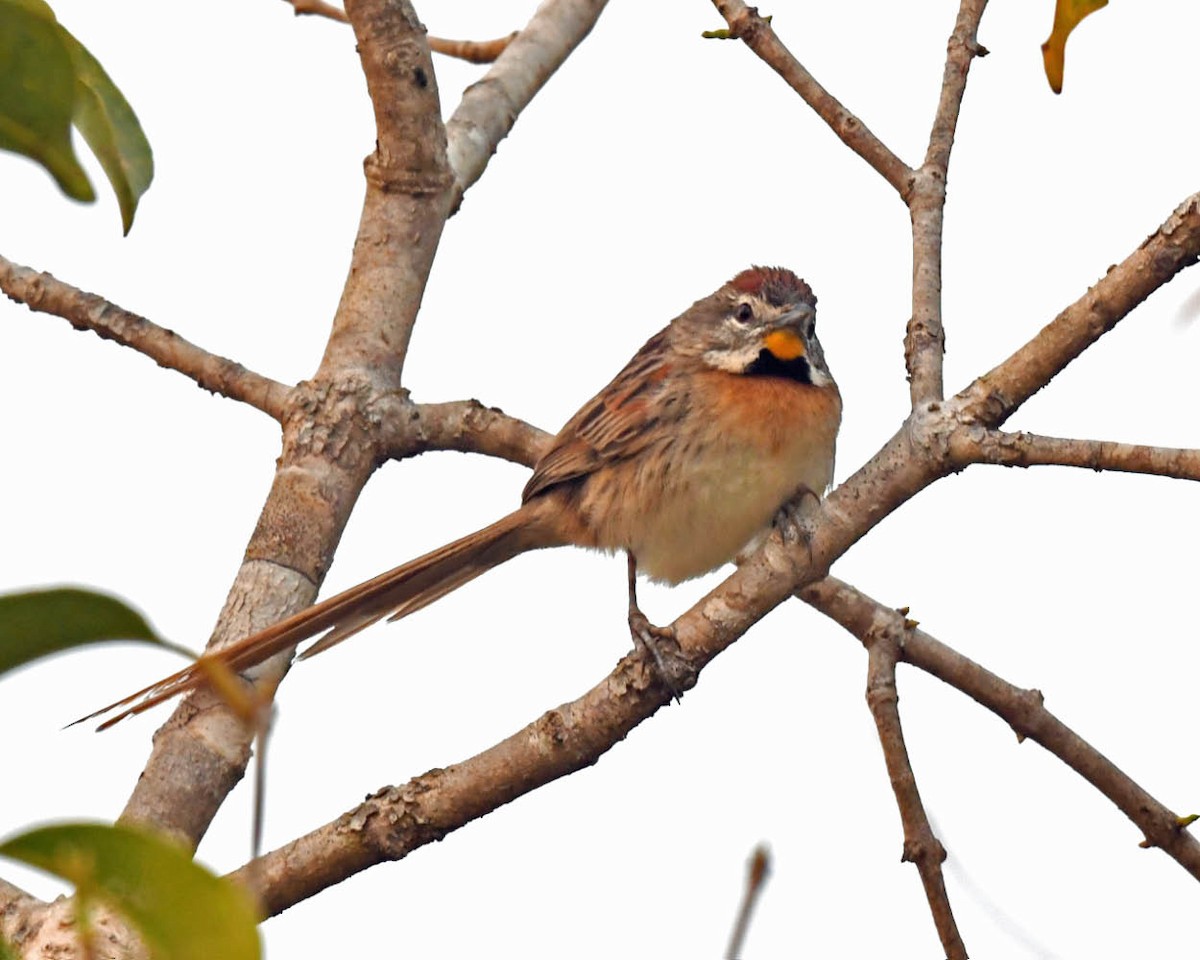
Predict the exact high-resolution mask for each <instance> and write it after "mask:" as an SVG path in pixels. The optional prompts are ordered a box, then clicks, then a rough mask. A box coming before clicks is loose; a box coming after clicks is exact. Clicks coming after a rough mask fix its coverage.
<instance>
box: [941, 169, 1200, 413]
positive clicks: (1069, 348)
mask: <svg viewBox="0 0 1200 960" xmlns="http://www.w3.org/2000/svg"><path fill="white" fill-rule="evenodd" d="M1197 258H1200V193H1194V194H1192V195H1191V196H1190V197H1188V198H1187V199H1186V200H1184V201H1183V203H1181V204H1180V205H1179V206H1178V207H1177V208H1176V209H1175V211H1174V212H1173V213H1172V214H1171V215H1170V216H1169V217H1168V218H1167V219H1166V221H1165V222H1164V223H1163V225H1162V226H1160V227H1159V228H1158V229H1157V230H1156V231H1154V233H1152V234H1151V235H1150V236H1149V237H1147V238H1146V239H1145V240H1144V241H1143V242H1142V244H1141V246H1139V247H1138V248H1137V249H1136V250H1135V251H1133V253H1131V254H1130V255H1129V256H1128V257H1126V258H1125V259H1124V260H1122V261H1121V262H1120V263H1119V264H1117V265H1116V266H1113V267H1109V268H1108V273H1106V274H1105V275H1104V276H1103V277H1102V278H1101V279H1100V280H1099V281H1097V282H1096V284H1095V286H1093V287H1092V288H1091V289H1090V290H1088V292H1087V293H1086V294H1084V295H1083V296H1082V297H1080V298H1079V299H1078V300H1076V301H1075V302H1074V303H1073V304H1071V306H1069V307H1067V308H1066V309H1065V310H1064V311H1063V312H1062V313H1060V314H1059V315H1058V316H1057V317H1055V318H1054V319H1053V320H1052V321H1051V322H1050V323H1049V324H1047V325H1046V326H1045V327H1043V328H1042V329H1041V331H1039V332H1038V334H1037V335H1036V336H1035V337H1033V339H1031V340H1030V341H1029V342H1028V343H1026V344H1025V345H1024V346H1023V347H1021V348H1020V349H1019V350H1017V351H1016V353H1014V354H1013V355H1012V356H1010V357H1009V358H1008V359H1007V360H1005V361H1004V362H1003V363H1001V364H1000V365H999V366H997V367H996V368H995V369H993V370H991V371H989V372H988V373H986V374H984V375H983V376H982V377H980V378H979V379H978V380H976V381H975V382H974V383H972V384H971V385H970V386H969V387H967V388H966V389H965V390H963V391H962V393H960V394H959V395H958V398H957V399H959V400H960V401H961V403H962V415H963V417H964V422H971V421H975V422H978V423H981V424H983V425H985V426H989V427H998V426H1000V425H1001V424H1002V423H1004V421H1005V420H1007V419H1008V418H1009V417H1010V416H1012V414H1013V412H1014V411H1016V410H1017V409H1018V408H1019V407H1020V406H1021V404H1023V403H1024V402H1025V401H1026V400H1028V399H1029V398H1030V397H1031V396H1033V395H1034V394H1035V393H1037V391H1039V390H1040V389H1042V387H1044V386H1045V385H1046V384H1047V383H1049V382H1050V381H1051V380H1052V379H1053V378H1054V377H1055V376H1056V375H1057V374H1058V373H1059V372H1060V371H1061V370H1062V369H1063V368H1064V367H1066V366H1067V364H1069V363H1070V362H1071V361H1072V360H1074V359H1075V358H1076V357H1077V356H1079V355H1080V354H1081V353H1083V351H1084V350H1086V349H1087V348H1088V347H1090V346H1091V345H1092V344H1093V343H1095V342H1096V341H1097V340H1099V339H1100V338H1101V337H1102V336H1103V335H1104V334H1106V333H1108V331H1109V330H1111V329H1112V328H1113V327H1115V326H1116V325H1117V324H1118V323H1119V322H1120V321H1121V320H1122V319H1123V318H1124V317H1125V316H1127V315H1128V314H1129V312H1130V311H1131V310H1133V308H1134V307H1136V306H1137V305H1138V304H1140V303H1141V302H1142V301H1143V300H1145V299H1146V298H1147V297H1148V296H1150V294H1152V293H1153V292H1154V291H1155V290H1157V289H1158V288H1159V287H1161V286H1163V285H1164V284H1166V283H1167V282H1168V281H1169V280H1171V279H1172V278H1173V277H1174V276H1175V275H1176V274H1177V273H1179V272H1180V271H1181V270H1183V269H1184V268H1185V267H1190V266H1191V265H1192V264H1194V263H1195V262H1196V260H1197Z"/></svg>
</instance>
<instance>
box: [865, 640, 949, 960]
mask: <svg viewBox="0 0 1200 960" xmlns="http://www.w3.org/2000/svg"><path fill="white" fill-rule="evenodd" d="M905 626H906V624H905V623H904V622H903V620H901V622H900V623H897V622H896V621H895V620H893V619H892V618H888V619H886V620H879V621H877V622H876V623H875V625H874V626H872V628H871V629H870V630H868V631H867V632H866V634H864V635H863V636H861V637H860V638H859V639H861V640H862V642H863V645H864V646H865V647H866V648H867V704H868V706H870V708H871V716H873V717H874V718H875V727H876V729H877V730H878V731H879V743H880V745H881V746H882V747H883V758H884V762H885V763H886V764H887V770H888V778H889V779H890V780H891V782H892V792H893V793H895V795H896V805H897V807H899V809H900V822H901V823H902V824H903V826H904V853H903V855H902V856H901V858H900V859H901V860H903V861H907V862H909V863H913V864H915V865H916V868H917V873H918V874H919V875H920V877H921V884H922V886H924V888H925V899H926V900H928V901H929V910H930V912H931V913H932V914H933V924H934V926H935V927H936V928H937V932H938V939H940V940H941V942H942V947H943V948H944V949H945V951H946V956H947V957H948V958H949V960H967V948H966V947H965V946H964V945H963V942H962V937H961V936H960V935H959V932H958V925H957V924H956V923H955V922H954V912H953V911H952V910H951V909H950V898H949V896H947V894H946V880H945V877H943V876H942V863H943V862H944V861H945V859H946V850H945V848H944V847H943V846H942V844H941V841H939V840H938V838H937V837H936V836H935V835H934V833H933V827H931V826H930V824H929V817H928V816H927V815H926V813H925V805H924V804H923V803H922V802H921V793H920V791H919V790H918V789H917V779H916V776H915V775H914V774H913V770H912V764H911V763H910V762H909V759H908V749H907V748H906V747H905V745H904V728H903V727H902V726H901V723H900V708H899V700H900V698H899V695H898V694H897V692H896V661H897V660H898V659H899V657H900V656H901V655H902V652H903V643H904V630H905Z"/></svg>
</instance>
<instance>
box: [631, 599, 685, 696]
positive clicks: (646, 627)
mask: <svg viewBox="0 0 1200 960" xmlns="http://www.w3.org/2000/svg"><path fill="white" fill-rule="evenodd" d="M629 633H630V635H631V636H632V637H633V646H634V649H636V650H639V651H642V650H644V651H646V652H647V653H649V654H650V658H651V659H652V660H653V661H654V666H655V669H656V670H657V671H658V676H659V679H660V680H662V682H663V684H664V685H665V686H666V688H667V689H668V690H669V691H670V692H671V697H672V698H673V699H674V700H675V702H676V703H679V702H680V701H681V700H682V698H683V689H684V688H683V684H682V683H681V682H680V676H681V675H687V674H688V673H690V669H689V668H688V667H687V665H686V664H685V663H684V662H683V661H682V660H681V658H680V657H679V655H678V654H677V653H676V652H675V650H674V649H671V650H669V651H666V650H664V649H663V646H662V644H661V643H660V641H664V640H665V641H666V642H667V644H668V645H669V646H670V647H672V648H677V647H678V644H677V643H676V640H675V630H674V629H673V628H671V627H656V626H655V625H654V624H652V623H651V622H650V621H649V619H647V617H646V615H645V614H644V613H642V611H641V610H639V609H637V607H633V608H631V609H630V611H629Z"/></svg>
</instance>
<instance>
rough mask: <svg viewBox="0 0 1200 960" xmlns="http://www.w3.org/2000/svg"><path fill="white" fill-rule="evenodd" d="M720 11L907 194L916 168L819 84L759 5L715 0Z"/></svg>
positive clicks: (766, 60)
mask: <svg viewBox="0 0 1200 960" xmlns="http://www.w3.org/2000/svg"><path fill="white" fill-rule="evenodd" d="M713 5H714V6H715V7H716V8H717V12H718V13H720V14H721V16H722V17H724V18H725V22H726V23H728V24H729V33H730V36H733V37H737V38H738V39H740V40H741V41H742V42H744V43H745V44H746V46H748V47H749V48H750V49H751V50H753V51H754V52H755V53H756V54H757V55H758V57H759V58H760V59H761V60H762V61H763V62H764V63H765V64H766V65H767V66H769V67H770V68H771V69H772V70H774V71H775V72H776V73H777V74H779V75H780V76H781V77H782V78H783V79H784V82H786V83H787V85H788V86H789V87H791V88H792V89H793V90H795V91H796V93H798V94H799V95H800V97H801V99H803V100H804V102H805V103H807V104H808V105H809V106H810V107H812V108H813V110H814V111H815V112H816V114H817V116H819V117H820V118H821V119H822V120H824V121H825V122H826V123H827V124H828V125H829V128H830V129H831V130H832V131H833V132H834V133H835V134H837V136H838V138H839V139H840V140H841V141H842V142H843V143H844V144H846V146H848V147H849V148H850V149H851V150H853V151H854V152H855V153H857V154H858V155H859V156H860V157H862V158H863V159H864V160H866V161H867V163H869V164H870V165H871V167H872V168H873V169H874V170H875V172H876V173H878V174H879V175H880V176H881V177H883V179H884V180H886V181H887V182H888V183H890V184H891V185H892V187H893V188H894V189H895V191H896V192H897V193H899V194H900V196H901V197H907V196H908V192H909V189H910V187H911V181H912V178H913V171H912V169H911V168H910V167H909V166H908V165H907V164H906V163H904V161H902V160H901V159H900V158H899V157H897V156H896V155H895V154H894V153H892V151H891V150H890V149H888V147H887V146H886V145H885V144H884V143H883V142H882V141H881V140H880V139H879V138H878V137H876V136H875V134H874V133H872V132H871V131H870V130H869V129H868V128H867V125H866V124H865V123H863V122H862V121H861V120H859V119H858V117H856V116H855V115H854V114H853V113H851V112H850V111H849V110H847V109H846V108H845V107H844V106H843V105H842V104H841V102H840V101H839V100H838V99H837V98H836V97H834V96H833V95H832V94H831V93H830V92H829V91H828V90H826V89H825V88H824V87H823V86H821V84H819V83H818V82H817V81H816V79H815V78H814V77H813V75H812V74H811V73H809V72H808V71H807V70H806V69H805V68H804V66H803V65H802V64H801V63H800V61H799V60H797V59H796V58H795V57H794V56H793V55H792V53H791V51H790V50H788V48H787V47H785V46H784V45H783V43H782V42H781V41H780V39H779V37H778V36H776V35H775V31H774V30H773V29H772V28H771V24H770V23H769V22H768V21H767V20H766V19H765V18H764V17H761V16H759V13H758V10H757V9H756V8H755V7H748V6H746V4H745V3H743V2H742V0H713Z"/></svg>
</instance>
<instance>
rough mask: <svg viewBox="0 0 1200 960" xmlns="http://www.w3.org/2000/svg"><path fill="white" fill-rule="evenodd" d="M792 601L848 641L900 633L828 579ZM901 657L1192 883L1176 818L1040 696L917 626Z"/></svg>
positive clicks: (1192, 855)
mask: <svg viewBox="0 0 1200 960" xmlns="http://www.w3.org/2000/svg"><path fill="white" fill-rule="evenodd" d="M800 597H801V599H803V600H804V601H806V602H807V603H809V604H811V605H812V606H814V607H816V608H817V609H818V610H820V611H821V612H822V613H824V614H825V615H826V616H828V617H830V618H831V619H833V620H835V621H836V622H838V623H840V624H841V625H842V626H843V627H845V628H846V629H847V630H848V631H849V632H850V633H852V634H853V635H854V636H856V637H860V638H861V637H863V636H865V635H866V634H867V633H868V632H870V631H871V630H872V629H876V625H877V624H878V623H880V622H881V621H882V622H885V623H886V622H888V621H890V622H892V623H893V624H895V628H896V629H905V624H904V622H903V621H904V616H903V614H901V613H899V612H898V611H896V610H891V609H889V608H888V607H885V606H884V605H883V604H881V603H879V602H878V601H877V600H873V599H872V598H871V597H868V596H867V595H866V594H865V593H863V592H861V591H860V590H858V589H857V588H855V587H852V586H851V585H850V584H847V583H843V582H842V581H840V580H837V579H836V578H834V577H827V578H825V579H824V580H822V581H819V582H818V583H813V584H810V585H809V586H807V587H805V588H804V589H803V590H801V591H800ZM901 657H902V658H903V660H904V662H905V663H911V664H912V665H913V666H915V667H919V668H920V669H922V670H924V671H925V672H926V673H929V674H932V675H933V676H935V677H937V678H938V679H939V680H941V681H943V682H944V683H947V684H949V685H950V686H952V687H954V688H955V689H956V690H961V691H962V692H963V693H965V694H966V695H967V696H969V697H970V698H971V699H973V700H975V701H976V702H977V703H979V704H981V705H982V706H984V707H986V708H987V709H988V710H991V711H992V712H993V713H995V714H996V715H997V716H999V717H1001V718H1002V719H1003V720H1005V721H1006V722H1007V723H1008V724H1009V726H1011V727H1012V728H1013V730H1015V731H1016V733H1017V736H1018V737H1019V738H1021V739H1025V738H1028V739H1030V740H1033V741H1034V742H1035V743H1039V744H1041V745H1042V746H1043V747H1045V748H1046V750H1048V751H1049V752H1050V753H1052V754H1054V756H1056V757H1058V758H1059V759H1060V760H1062V761H1063V762H1064V763H1065V764H1066V765H1067V766H1069V767H1070V768H1071V769H1072V770H1074V771H1075V772H1076V773H1078V774H1079V775H1080V776H1081V777H1083V778H1084V779H1085V780H1086V781H1087V782H1088V783H1090V784H1091V785H1092V786H1093V787H1095V788H1096V789H1097V790H1099V791H1100V792H1101V793H1102V794H1104V796H1106V797H1107V798H1108V799H1109V800H1111V801H1112V803H1113V804H1115V805H1116V806H1117V808H1118V809H1120V810H1121V812H1122V813H1124V814H1125V816H1127V817H1128V818H1129V819H1130V820H1132V821H1133V822H1134V823H1135V824H1136V825H1137V826H1138V828H1139V829H1140V830H1141V831H1142V832H1143V833H1144V834H1145V836H1146V840H1145V841H1144V845H1145V846H1155V847H1159V848H1161V849H1162V850H1163V852H1164V853H1166V854H1167V855H1168V856H1170V857H1171V858H1172V859H1173V860H1174V861H1175V862H1176V863H1178V864H1179V865H1180V866H1181V867H1183V868H1184V869H1185V870H1186V871H1187V872H1188V873H1190V874H1191V875H1192V876H1193V877H1195V878H1196V879H1198V880H1200V842H1198V841H1197V840H1196V838H1195V837H1193V836H1192V834H1191V833H1189V832H1188V831H1187V830H1186V829H1185V827H1184V826H1183V824H1182V821H1181V820H1180V818H1179V817H1178V816H1177V815H1176V814H1175V813H1174V812H1172V811H1171V810H1169V809H1168V808H1167V807H1166V806H1164V805H1163V804H1162V803H1160V802H1159V801H1158V800H1156V799H1155V798H1154V797H1153V796H1151V795H1150V794H1149V793H1148V792H1147V791H1146V790H1145V789H1143V788H1142V787H1141V786H1139V785H1138V784H1137V783H1135V782H1134V781H1133V780H1132V779H1131V778H1130V777H1129V776H1128V775H1127V774H1126V773H1125V772H1124V771H1122V770H1121V769H1120V768H1119V767H1117V766H1116V764H1114V763H1113V762H1112V761H1111V760H1109V759H1108V758H1107V757H1105V756H1104V755H1103V754H1102V753H1100V751H1099V750H1097V749H1096V748H1095V747H1093V746H1092V745H1091V744H1089V743H1088V742H1087V741H1086V740H1084V739H1083V738H1082V737H1080V736H1079V735H1078V734H1077V733H1075V731H1073V730H1072V729H1071V728H1070V727H1068V726H1067V725H1066V724H1064V723H1063V722H1062V721H1061V720H1059V719H1058V718H1057V717H1055V716H1054V715H1053V714H1052V713H1050V711H1049V710H1047V709H1046V707H1045V705H1044V703H1043V698H1042V694H1041V692H1040V691H1038V690H1023V689H1021V688H1020V687H1016V686H1013V685H1012V684H1011V683H1009V682H1007V681H1006V680H1003V679H1001V678H1000V677H998V676H996V675H995V674H994V673H991V672H990V671H988V670H986V669H985V668H983V667H981V666H980V665H979V664H977V663H975V662H974V661H973V660H970V659H968V658H967V657H964V656H963V655H962V654H960V653H958V652H957V651H956V650H953V649H951V648H950V647H948V646H946V645H945V644H943V643H940V642H938V641H937V640H935V639H934V638H933V637H931V636H930V635H929V634H927V633H925V632H924V631H922V630H920V629H917V628H908V629H906V632H905V636H904V646H903V649H902V651H901Z"/></svg>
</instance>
